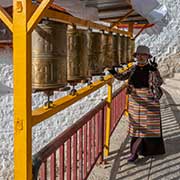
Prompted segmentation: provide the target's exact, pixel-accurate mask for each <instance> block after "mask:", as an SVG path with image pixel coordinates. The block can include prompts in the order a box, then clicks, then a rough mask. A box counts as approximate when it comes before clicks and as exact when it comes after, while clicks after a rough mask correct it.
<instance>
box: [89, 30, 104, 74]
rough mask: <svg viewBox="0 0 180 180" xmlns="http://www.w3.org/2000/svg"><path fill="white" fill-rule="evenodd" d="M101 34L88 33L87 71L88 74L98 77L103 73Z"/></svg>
mask: <svg viewBox="0 0 180 180" xmlns="http://www.w3.org/2000/svg"><path fill="white" fill-rule="evenodd" d="M102 38H103V34H101V33H96V32H90V39H89V40H90V43H89V45H90V47H89V53H90V54H89V69H90V74H92V75H100V74H102V73H103V62H104V54H103V44H102V40H103V39H102Z"/></svg>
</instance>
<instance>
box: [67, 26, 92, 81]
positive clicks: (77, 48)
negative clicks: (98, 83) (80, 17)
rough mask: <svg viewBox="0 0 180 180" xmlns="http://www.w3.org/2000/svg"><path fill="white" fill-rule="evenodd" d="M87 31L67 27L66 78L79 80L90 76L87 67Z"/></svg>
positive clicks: (88, 36)
mask: <svg viewBox="0 0 180 180" xmlns="http://www.w3.org/2000/svg"><path fill="white" fill-rule="evenodd" d="M89 38H90V35H89V31H88V30H82V29H76V28H70V27H69V28H68V31H67V47H68V48H67V80H68V81H69V82H80V81H81V80H86V79H88V78H89V77H90V71H89V68H88V56H89V47H90V45H89V42H90V41H89Z"/></svg>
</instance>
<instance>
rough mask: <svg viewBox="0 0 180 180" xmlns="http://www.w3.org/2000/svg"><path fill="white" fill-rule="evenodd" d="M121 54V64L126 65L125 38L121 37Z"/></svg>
mask: <svg viewBox="0 0 180 180" xmlns="http://www.w3.org/2000/svg"><path fill="white" fill-rule="evenodd" d="M121 46H122V47H121V53H122V58H121V63H122V64H126V62H127V39H126V37H125V36H122V37H121Z"/></svg>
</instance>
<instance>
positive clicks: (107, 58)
mask: <svg viewBox="0 0 180 180" xmlns="http://www.w3.org/2000/svg"><path fill="white" fill-rule="evenodd" d="M103 52H104V63H103V66H104V67H108V68H112V66H113V38H112V34H104V35H103Z"/></svg>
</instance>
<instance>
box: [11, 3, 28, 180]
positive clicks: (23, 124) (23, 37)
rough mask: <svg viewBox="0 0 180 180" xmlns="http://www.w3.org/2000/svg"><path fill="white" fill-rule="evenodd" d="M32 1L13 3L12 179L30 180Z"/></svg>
mask: <svg viewBox="0 0 180 180" xmlns="http://www.w3.org/2000/svg"><path fill="white" fill-rule="evenodd" d="M30 13H31V0H13V63H14V66H13V67H14V179H15V180H21V179H22V180H32V128H31V116H32V110H31V109H32V105H31V91H32V90H31V86H32V83H31V66H32V63H31V34H30V33H29V34H28V33H27V21H28V19H29V17H30Z"/></svg>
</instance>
